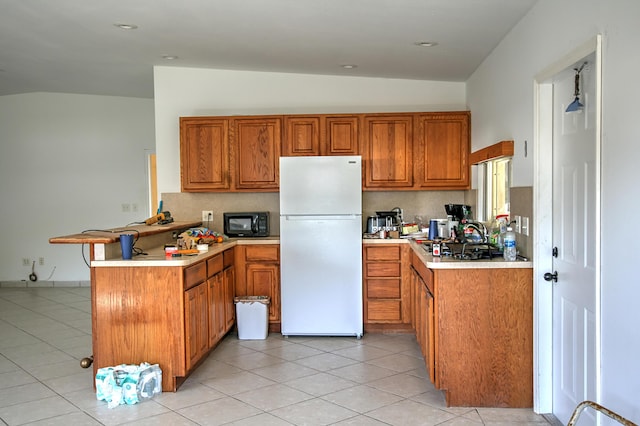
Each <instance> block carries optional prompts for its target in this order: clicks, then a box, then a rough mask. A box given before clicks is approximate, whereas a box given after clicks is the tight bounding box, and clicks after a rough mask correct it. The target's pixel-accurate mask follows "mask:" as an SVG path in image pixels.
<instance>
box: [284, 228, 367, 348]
mask: <svg viewBox="0 0 640 426" xmlns="http://www.w3.org/2000/svg"><path fill="white" fill-rule="evenodd" d="M361 226H362V224H361V216H360V215H348V216H288V217H287V216H281V218H280V230H281V235H280V250H281V266H280V270H281V283H280V285H281V303H282V307H281V309H282V310H281V314H282V317H281V330H282V334H283V335H284V336H288V335H322V336H357V337H361V336H362V332H363V324H362V237H361Z"/></svg>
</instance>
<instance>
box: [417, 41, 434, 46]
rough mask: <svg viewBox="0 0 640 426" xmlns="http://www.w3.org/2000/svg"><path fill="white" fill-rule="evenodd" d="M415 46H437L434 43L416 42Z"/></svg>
mask: <svg viewBox="0 0 640 426" xmlns="http://www.w3.org/2000/svg"><path fill="white" fill-rule="evenodd" d="M413 44H415V45H416V46H420V47H433V46H437V45H438V43H436V42H434V41H416V42H415V43H413Z"/></svg>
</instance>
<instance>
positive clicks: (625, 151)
mask: <svg viewBox="0 0 640 426" xmlns="http://www.w3.org/2000/svg"><path fill="white" fill-rule="evenodd" d="M639 18H640V2H637V1H633V0H560V1H559V0H540V1H539V2H538V3H537V4H536V5H535V6H534V7H533V9H532V10H531V11H530V12H529V13H528V14H527V15H526V16H525V17H524V18H523V20H522V21H521V22H520V23H519V24H518V25H516V26H515V27H514V28H513V30H512V31H511V32H510V34H509V35H508V36H507V37H506V38H505V39H504V40H503V41H502V42H501V43H500V45H499V46H498V47H497V48H496V49H495V50H494V51H493V52H492V54H491V55H490V56H489V57H488V58H487V59H486V60H485V61H484V63H483V64H482V65H481V66H480V67H479V69H478V70H477V71H476V72H475V73H474V74H473V76H472V77H471V78H470V79H469V81H468V82H467V83H468V85H467V101H468V103H469V106H470V109H471V114H472V117H473V126H472V135H473V136H472V140H473V143H474V147H473V149H477V148H479V147H482V146H487V145H490V144H491V143H494V142H496V141H499V140H503V139H509V138H513V139H514V140H515V142H516V155H515V160H514V186H531V185H533V181H534V176H533V157H532V155H531V153H532V152H533V149H532V146H531V143H532V141H533V128H534V123H533V106H534V101H533V79H534V76H535V75H536V74H537V73H539V72H541V71H542V70H544V69H545V68H547V67H549V66H551V65H552V64H554V63H555V62H556V61H558V60H559V59H561V58H562V57H563V56H564V55H566V54H567V53H569V52H570V51H572V50H574V49H576V48H577V47H579V46H581V45H582V44H583V43H585V42H587V41H588V40H590V39H591V38H593V37H594V36H595V35H596V34H597V33H601V34H603V88H602V91H603V108H602V111H603V114H602V115H603V116H602V118H603V138H602V193H601V195H602V205H603V209H602V273H601V274H602V276H601V277H602V317H603V319H602V365H601V371H602V386H603V389H602V390H603V392H602V401H601V402H602V403H603V404H604V405H606V406H608V407H609V408H611V409H613V410H615V411H618V412H620V413H622V414H623V415H625V416H627V417H630V418H631V419H633V420H635V422H639V421H640V399H639V395H640V364H639V363H638V353H640V327H638V325H639V324H640V310H638V308H637V306H638V301H639V300H640V285H639V280H638V278H637V271H636V268H637V265H638V259H639V258H638V254H637V250H636V249H635V247H633V245H630V244H629V241H630V239H632V238H633V235H634V232H633V224H632V223H627V224H624V223H622V224H621V220H625V219H627V218H629V217H634V216H635V212H638V211H640V197H638V188H637V183H636V182H635V176H637V173H638V172H637V170H638V158H639V157H640V126H639V125H638V108H637V106H636V105H635V104H636V102H637V99H639V98H640V86H638V85H637V84H635V81H636V79H637V74H638V71H639V70H640V55H639V54H638V44H639V43H640V25H638V19H639ZM570 96H571V93H567V97H568V98H569V97H570ZM524 140H528V141H529V157H527V158H524V155H523V149H522V146H523V144H524ZM535 272H536V273H542V272H544V271H535Z"/></svg>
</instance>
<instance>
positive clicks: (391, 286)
mask: <svg viewBox="0 0 640 426" xmlns="http://www.w3.org/2000/svg"><path fill="white" fill-rule="evenodd" d="M367 297H368V298H370V299H371V298H373V299H399V298H400V279H399V278H395V279H369V280H367Z"/></svg>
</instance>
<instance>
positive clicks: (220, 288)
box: [207, 273, 226, 348]
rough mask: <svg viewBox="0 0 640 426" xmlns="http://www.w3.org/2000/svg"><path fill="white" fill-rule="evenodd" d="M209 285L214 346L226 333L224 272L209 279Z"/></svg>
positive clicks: (210, 339)
mask: <svg viewBox="0 0 640 426" xmlns="http://www.w3.org/2000/svg"><path fill="white" fill-rule="evenodd" d="M207 284H208V286H209V292H208V300H209V303H208V305H209V316H208V318H209V348H212V347H214V346H215V345H216V344H217V343H218V342H219V341H220V339H221V338H222V336H224V334H225V333H226V330H225V328H224V327H225V324H226V323H225V320H224V285H223V282H222V273H218V274H216V275H214V276H213V277H211V278H209V279H208V280H207Z"/></svg>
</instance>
